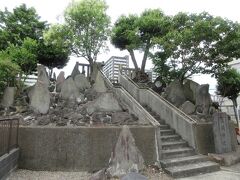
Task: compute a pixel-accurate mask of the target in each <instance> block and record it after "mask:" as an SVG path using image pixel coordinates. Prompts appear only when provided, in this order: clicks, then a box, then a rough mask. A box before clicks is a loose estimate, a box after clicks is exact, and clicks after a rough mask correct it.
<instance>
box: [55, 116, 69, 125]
mask: <svg viewBox="0 0 240 180" xmlns="http://www.w3.org/2000/svg"><path fill="white" fill-rule="evenodd" d="M68 121H69V120H68V119H66V118H59V119H58V121H57V122H56V126H66V125H67V123H68Z"/></svg>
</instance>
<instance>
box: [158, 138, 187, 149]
mask: <svg viewBox="0 0 240 180" xmlns="http://www.w3.org/2000/svg"><path fill="white" fill-rule="evenodd" d="M187 145H188V144H187V142H186V141H184V140H180V141H170V142H163V143H162V149H174V148H181V147H187Z"/></svg>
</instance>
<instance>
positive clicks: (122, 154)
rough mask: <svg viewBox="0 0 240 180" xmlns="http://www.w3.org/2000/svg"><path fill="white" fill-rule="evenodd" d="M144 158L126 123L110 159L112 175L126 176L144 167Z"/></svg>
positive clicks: (109, 170) (109, 169)
mask: <svg viewBox="0 0 240 180" xmlns="http://www.w3.org/2000/svg"><path fill="white" fill-rule="evenodd" d="M144 167H145V166H144V159H143V157H142V155H141V152H140V151H139V149H138V148H137V146H136V144H135V140H134V138H133V136H132V133H131V131H130V129H129V127H128V126H126V125H124V126H123V128H122V131H121V133H120V135H119V138H118V141H117V144H116V146H115V149H114V151H113V152H112V156H111V159H110V167H109V168H108V172H109V173H110V174H111V175H112V176H118V177H121V176H124V175H126V174H128V173H130V172H137V173H138V172H139V171H140V170H142V169H144Z"/></svg>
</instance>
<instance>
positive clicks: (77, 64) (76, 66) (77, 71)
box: [71, 62, 80, 79]
mask: <svg viewBox="0 0 240 180" xmlns="http://www.w3.org/2000/svg"><path fill="white" fill-rule="evenodd" d="M78 74H80V71H79V63H78V62H76V64H75V66H74V68H73V70H72V74H71V77H72V78H73V79H74V78H75V76H77V75H78Z"/></svg>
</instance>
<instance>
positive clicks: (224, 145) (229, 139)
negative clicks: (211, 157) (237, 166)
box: [213, 112, 237, 154]
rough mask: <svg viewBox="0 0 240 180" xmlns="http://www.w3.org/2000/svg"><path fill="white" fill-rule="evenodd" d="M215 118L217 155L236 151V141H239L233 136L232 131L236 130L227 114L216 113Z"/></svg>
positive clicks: (214, 130)
mask: <svg viewBox="0 0 240 180" xmlns="http://www.w3.org/2000/svg"><path fill="white" fill-rule="evenodd" d="M213 118H214V119H213V134H214V144H215V151H216V153H218V154H221V153H228V152H232V151H235V150H236V146H235V143H234V141H237V139H235V138H234V136H232V131H234V129H233V128H232V127H231V124H230V121H229V120H228V116H227V114H226V113H223V112H216V113H214V115H213Z"/></svg>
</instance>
